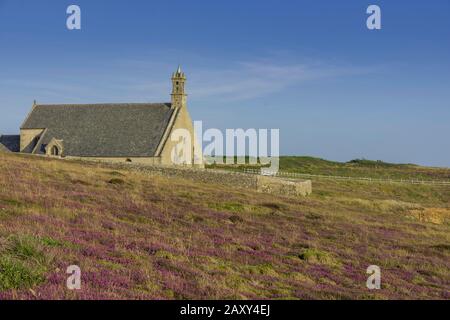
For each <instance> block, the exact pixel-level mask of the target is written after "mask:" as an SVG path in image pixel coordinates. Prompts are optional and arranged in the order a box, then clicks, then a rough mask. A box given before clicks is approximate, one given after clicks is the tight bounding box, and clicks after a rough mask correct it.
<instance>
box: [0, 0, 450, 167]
mask: <svg viewBox="0 0 450 320" xmlns="http://www.w3.org/2000/svg"><path fill="white" fill-rule="evenodd" d="M70 4H77V5H79V6H80V7H81V10H82V30H80V31H69V30H67V28H66V18H67V14H66V8H67V7H68V5H70ZM370 4H377V5H379V6H380V7H381V10H382V30H377V31H370V30H368V29H367V28H366V19H367V16H368V15H367V14H366V9H367V7H368V6H369V5H370ZM178 64H181V65H182V67H183V69H184V71H185V72H186V74H187V76H188V84H187V89H188V93H189V100H188V103H189V109H190V111H191V114H192V116H193V118H194V120H202V121H203V122H204V127H206V128H210V127H212V128H220V129H225V128H279V129H280V139H281V153H282V154H284V155H311V156H318V157H323V158H326V159H331V160H339V161H348V160H351V159H354V158H363V157H364V158H367V159H374V160H378V159H380V160H385V161H390V162H401V163H418V164H424V165H432V166H447V167H450V1H448V0H434V1H432V2H430V1H422V0H420V1H419V0H414V1H413V0H411V1H375V0H374V1H360V0H358V1H357V0H355V1H331V0H318V1H317V0H316V1H312V0H311V1H299V0H284V1H276V0H271V1H269V0H259V1H250V0H249V1H237V0H227V1H211V0H209V1H206V0H195V1H194V0H191V1H187V0H184V1H179V0H171V1H151V0H148V1H143V0H142V1H139V0H129V1H119V0H117V1H106V0H89V1H85V0H72V1H64V0H58V1H31V0H30V1H24V0H0V111H1V116H0V132H1V133H4V134H7V133H10V134H11V133H17V132H18V131H19V126H20V124H21V122H22V121H23V119H24V118H25V116H26V114H27V113H28V111H29V109H30V107H31V104H32V101H33V100H34V99H36V100H37V101H38V102H40V103H94V102H147V101H149V102H162V101H169V100H170V98H169V92H170V79H169V77H170V73H171V72H172V71H174V69H175V68H176V67H177V65H178Z"/></svg>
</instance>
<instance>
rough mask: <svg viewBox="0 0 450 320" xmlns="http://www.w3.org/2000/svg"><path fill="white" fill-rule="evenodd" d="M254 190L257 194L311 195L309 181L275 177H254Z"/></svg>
mask: <svg viewBox="0 0 450 320" xmlns="http://www.w3.org/2000/svg"><path fill="white" fill-rule="evenodd" d="M256 183H257V187H256V189H257V190H258V191H259V192H265V193H272V194H279V195H286V196H294V197H295V196H307V195H309V194H311V193H312V183H311V180H294V179H283V178H276V177H266V176H259V175H257V176H256Z"/></svg>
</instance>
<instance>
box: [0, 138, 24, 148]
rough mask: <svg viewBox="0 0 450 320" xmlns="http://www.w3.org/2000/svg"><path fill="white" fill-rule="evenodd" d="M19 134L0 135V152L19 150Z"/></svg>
mask: <svg viewBox="0 0 450 320" xmlns="http://www.w3.org/2000/svg"><path fill="white" fill-rule="evenodd" d="M19 151H20V136H16V135H14V136H2V135H0V152H19Z"/></svg>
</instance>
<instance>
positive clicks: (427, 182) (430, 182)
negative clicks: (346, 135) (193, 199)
mask: <svg viewBox="0 0 450 320" xmlns="http://www.w3.org/2000/svg"><path fill="white" fill-rule="evenodd" d="M243 172H245V173H249V174H261V170H260V169H248V168H245V169H243ZM273 176H277V177H285V178H297V179H331V180H346V181H364V182H380V183H406V184H423V185H439V186H449V187H450V181H438V180H420V179H382V178H370V177H343V176H327V175H319V174H308V173H296V172H286V171H278V172H276V173H275V174H273Z"/></svg>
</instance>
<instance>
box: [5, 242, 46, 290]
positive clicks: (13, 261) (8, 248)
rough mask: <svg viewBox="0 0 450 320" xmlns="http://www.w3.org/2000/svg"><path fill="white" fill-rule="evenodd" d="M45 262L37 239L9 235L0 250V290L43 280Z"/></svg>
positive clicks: (25, 285) (29, 285)
mask: <svg viewBox="0 0 450 320" xmlns="http://www.w3.org/2000/svg"><path fill="white" fill-rule="evenodd" d="M47 264H48V257H47V256H46V255H45V253H44V251H43V249H42V246H41V244H40V240H39V239H36V238H34V237H32V236H26V235H21V236H12V237H9V238H8V239H7V240H6V242H5V243H4V244H3V248H2V250H1V251H0V291H1V290H9V289H21V288H30V287H32V286H35V285H37V284H39V283H41V282H43V281H44V280H45V272H46V271H47Z"/></svg>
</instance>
